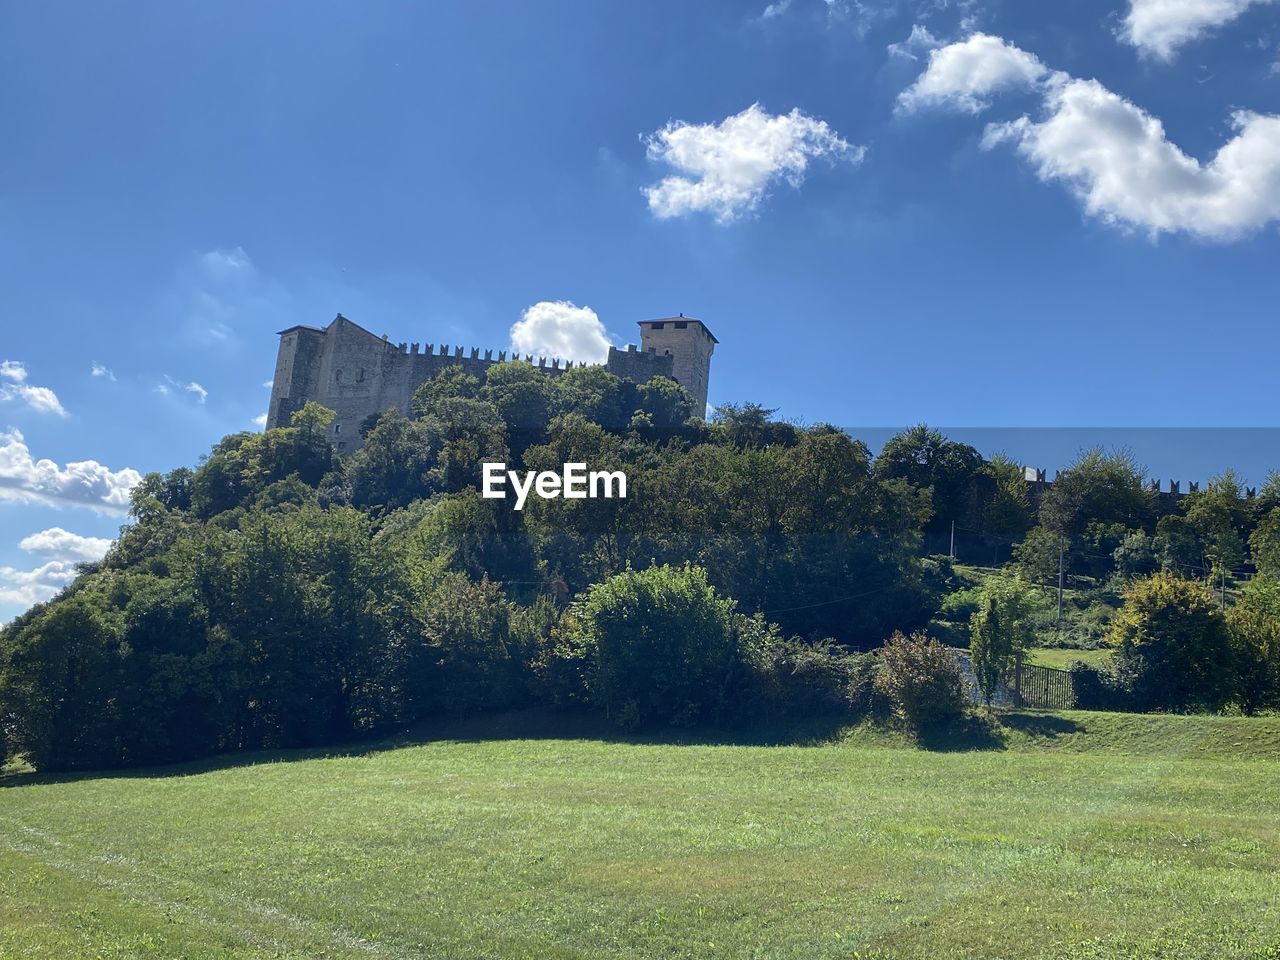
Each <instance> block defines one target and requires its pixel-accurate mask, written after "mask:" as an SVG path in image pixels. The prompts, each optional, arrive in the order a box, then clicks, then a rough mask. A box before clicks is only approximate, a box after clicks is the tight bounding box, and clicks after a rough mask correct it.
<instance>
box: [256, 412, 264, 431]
mask: <svg viewBox="0 0 1280 960" xmlns="http://www.w3.org/2000/svg"><path fill="white" fill-rule="evenodd" d="M253 425H254V426H255V427H258V428H259V429H261V428H262V427H265V426H266V425H267V415H266V414H265V413H260V414H258V415H257V416H256V417H254V418H253Z"/></svg>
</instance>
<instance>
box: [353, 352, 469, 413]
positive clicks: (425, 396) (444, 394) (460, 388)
mask: <svg viewBox="0 0 1280 960" xmlns="http://www.w3.org/2000/svg"><path fill="white" fill-rule="evenodd" d="M479 393H480V379H479V378H478V377H473V376H472V375H471V374H469V373H467V372H466V370H465V368H463V367H461V366H459V365H456V364H454V365H450V366H447V367H445V368H444V369H443V370H441V371H440V372H439V373H437V374H436V375H435V376H434V377H432V378H431V379H430V380H426V381H424V382H423V384H422V385H421V386H420V387H418V389H417V390H415V391H413V398H412V399H411V400H410V401H409V409H410V410H411V411H412V413H413V418H414V419H415V420H421V419H422V418H423V417H425V416H427V415H428V414H429V413H431V412H432V411H433V409H434V407H435V405H436V404H437V403H438V402H440V401H441V400H453V399H463V400H471V399H474V398H475V397H476V396H477V395H479ZM373 416H374V421H375V422H376V421H377V416H376V415H373Z"/></svg>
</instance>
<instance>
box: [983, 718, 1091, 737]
mask: <svg viewBox="0 0 1280 960" xmlns="http://www.w3.org/2000/svg"><path fill="white" fill-rule="evenodd" d="M1000 725H1001V726H1003V727H1007V728H1008V729H1010V730H1017V731H1018V732H1019V733H1025V734H1027V735H1028V736H1031V737H1038V738H1040V739H1042V740H1056V739H1057V738H1058V737H1061V736H1064V735H1066V734H1069V733H1084V730H1085V727H1084V724H1082V723H1079V722H1078V721H1075V720H1072V719H1070V718H1069V717H1059V716H1055V715H1054V714H1051V713H1008V714H1005V715H1004V716H1002V717H1001V718H1000Z"/></svg>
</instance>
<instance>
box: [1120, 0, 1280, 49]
mask: <svg viewBox="0 0 1280 960" xmlns="http://www.w3.org/2000/svg"><path fill="white" fill-rule="evenodd" d="M1267 2H1269V0H1130V2H1129V12H1128V13H1127V14H1126V15H1125V18H1124V23H1123V24H1122V25H1121V28H1120V39H1122V40H1123V41H1124V42H1125V43H1127V44H1130V45H1131V46H1134V47H1137V48H1138V50H1139V52H1141V53H1144V54H1148V55H1150V56H1154V57H1157V58H1159V59H1161V60H1166V61H1167V60H1172V59H1173V58H1174V55H1175V54H1176V53H1177V52H1178V48H1179V47H1181V46H1183V45H1184V44H1187V43H1190V42H1191V41H1193V40H1197V39H1199V38H1200V37H1202V36H1204V35H1205V34H1207V33H1209V32H1210V31H1212V30H1214V29H1215V28H1217V27H1220V26H1222V25H1223V24H1225V23H1230V22H1231V21H1232V20H1235V19H1236V18H1237V17H1239V16H1240V15H1241V14H1243V13H1244V12H1245V11H1246V10H1248V9H1249V8H1250V7H1254V6H1259V5H1261V4H1263V3H1267Z"/></svg>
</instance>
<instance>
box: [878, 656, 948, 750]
mask: <svg viewBox="0 0 1280 960" xmlns="http://www.w3.org/2000/svg"><path fill="white" fill-rule="evenodd" d="M875 689H876V691H877V692H879V693H881V694H882V695H883V696H885V697H886V698H887V699H888V700H889V703H890V704H891V705H892V708H893V712H894V715H895V716H896V717H897V718H898V719H899V720H901V721H902V722H903V723H904V724H906V726H907V727H908V728H909V729H911V730H912V731H914V732H916V733H920V732H922V731H925V730H928V729H930V728H933V727H937V726H941V725H942V724H945V723H948V722H950V721H953V720H955V719H956V718H958V717H959V716H960V715H961V714H963V713H964V708H965V702H966V698H965V692H964V681H963V679H962V677H961V675H960V664H959V663H958V662H957V661H956V657H955V654H954V653H952V652H951V651H950V650H948V649H947V648H946V647H944V646H943V645H942V644H940V643H938V641H936V640H932V639H930V638H929V637H927V636H925V635H924V634H923V633H913V634H911V635H910V636H906V635H905V634H902V633H895V634H894V635H893V636H892V637H890V638H889V640H888V642H886V643H885V645H884V646H883V647H881V648H880V670H879V672H878V673H877V674H876V678H875Z"/></svg>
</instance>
